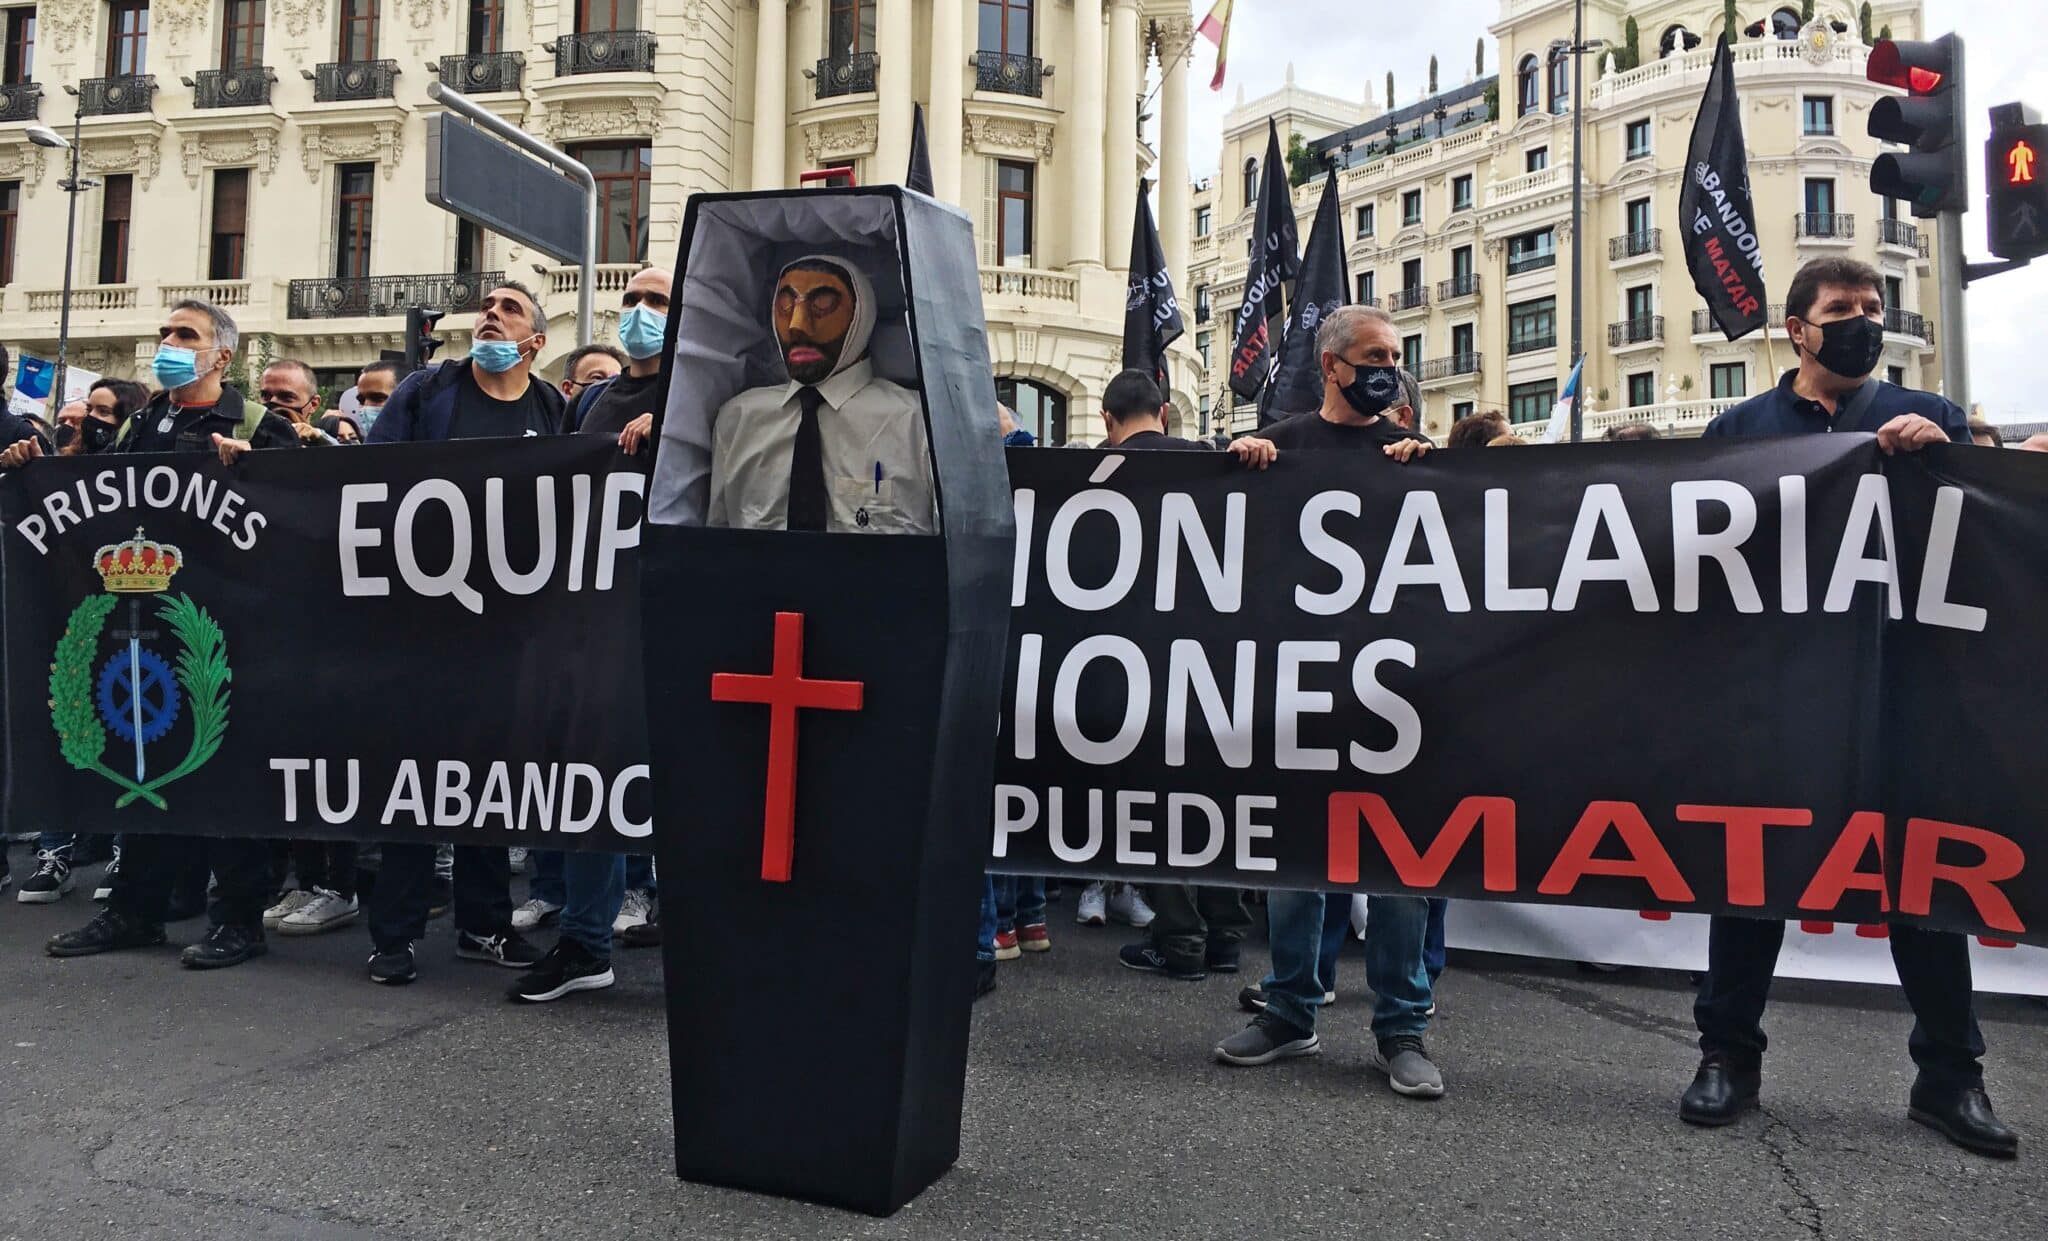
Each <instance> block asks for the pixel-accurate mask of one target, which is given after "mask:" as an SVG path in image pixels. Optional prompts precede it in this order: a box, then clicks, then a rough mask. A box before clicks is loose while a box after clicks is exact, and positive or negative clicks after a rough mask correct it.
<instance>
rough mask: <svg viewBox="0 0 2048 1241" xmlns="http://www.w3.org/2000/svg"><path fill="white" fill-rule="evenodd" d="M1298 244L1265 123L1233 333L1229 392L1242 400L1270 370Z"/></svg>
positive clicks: (1281, 165)
mask: <svg viewBox="0 0 2048 1241" xmlns="http://www.w3.org/2000/svg"><path fill="white" fill-rule="evenodd" d="M1300 253H1301V242H1300V235H1299V233H1298V232H1297V231H1296V228H1295V223H1294V193H1293V190H1292V188H1291V187H1290V186H1289V185H1288V184H1287V160H1286V159H1285V158H1284V157H1283V156H1282V155H1281V154H1280V128H1279V126H1277V125H1275V124H1274V123H1273V122H1272V121H1270V120H1269V121H1267V122H1266V162H1265V164H1264V166H1262V167H1261V168H1260V169H1259V203H1258V209H1257V210H1256V211H1255V212H1253V214H1252V239H1251V256H1250V261H1249V262H1248V263H1247V264H1246V266H1245V274H1244V303H1243V304H1242V305H1240V306H1239V307H1238V308H1237V330H1236V331H1235V332H1233V333H1232V334H1231V347H1230V390H1231V391H1232V392H1234V393H1236V394H1237V399H1238V400H1240V401H1249V400H1251V399H1253V398H1254V397H1256V396H1258V395H1259V389H1261V388H1263V387H1264V386H1265V384H1266V377H1267V373H1268V372H1269V371H1271V370H1272V368H1273V336H1272V330H1273V329H1272V320H1274V319H1277V318H1279V317H1280V314H1281V312H1282V310H1283V309H1284V307H1283V305H1282V291H1283V290H1284V289H1285V288H1286V287H1287V282H1288V281H1289V280H1292V279H1294V274H1295V272H1296V271H1298V270H1300V267H1301V259H1300Z"/></svg>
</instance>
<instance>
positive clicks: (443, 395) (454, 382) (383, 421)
mask: <svg viewBox="0 0 2048 1241" xmlns="http://www.w3.org/2000/svg"><path fill="white" fill-rule="evenodd" d="M547 341H548V316H547V312H546V311H544V310H542V309H541V305H540V300H539V299H538V298H536V297H535V296H534V295H533V290H531V289H529V288H527V287H526V286H525V285H523V284H520V283H518V282H517V281H513V280H508V281H506V282H505V283H504V284H501V285H499V286H498V287H497V288H495V289H492V290H491V291H490V292H488V293H486V294H484V296H483V300H481V301H480V302H478V303H477V314H476V331H475V337H474V340H473V341H472V343H471V345H470V347H469V356H468V357H466V358H457V359H455V360H454V361H452V362H443V363H441V364H439V365H438V366H432V367H428V368H427V369H425V370H421V371H417V372H415V373H413V374H411V375H408V376H406V378H405V381H404V382H403V383H400V384H399V385H398V390H397V391H395V392H393V393H392V394H391V399H390V400H388V401H386V402H385V403H384V410H383V412H382V413H381V414H379V415H378V416H377V421H376V423H375V424H373V425H372V426H371V427H370V442H371V443H372V444H397V443H404V442H407V441H419V440H473V439H490V438H494V437H500V436H512V437H518V436H522V435H554V434H556V433H558V432H559V431H560V430H561V427H562V394H561V393H559V392H557V391H555V388H554V385H552V384H548V383H543V382H541V381H540V380H538V379H536V378H534V376H533V363H534V359H535V358H537V357H539V356H540V352H541V350H542V349H543V348H544V347H545V346H546V345H547Z"/></svg>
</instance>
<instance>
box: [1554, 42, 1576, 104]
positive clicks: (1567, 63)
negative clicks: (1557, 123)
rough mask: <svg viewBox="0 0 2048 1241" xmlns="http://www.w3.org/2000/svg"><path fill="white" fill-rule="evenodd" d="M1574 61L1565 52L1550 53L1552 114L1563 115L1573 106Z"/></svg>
mask: <svg viewBox="0 0 2048 1241" xmlns="http://www.w3.org/2000/svg"><path fill="white" fill-rule="evenodd" d="M1571 99H1572V62H1571V58H1570V57H1569V56H1567V55H1566V54H1565V53H1563V52H1552V53H1551V54H1550V114H1551V115H1552V116H1563V115H1564V114H1565V112H1566V111H1567V110H1568V109H1569V108H1570V106H1571Z"/></svg>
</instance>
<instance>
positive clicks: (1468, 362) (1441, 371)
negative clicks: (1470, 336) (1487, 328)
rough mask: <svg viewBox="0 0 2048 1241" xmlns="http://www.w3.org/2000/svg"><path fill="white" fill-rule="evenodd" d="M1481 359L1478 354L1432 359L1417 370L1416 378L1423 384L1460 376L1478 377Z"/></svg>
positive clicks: (1460, 354) (1456, 354)
mask: <svg viewBox="0 0 2048 1241" xmlns="http://www.w3.org/2000/svg"><path fill="white" fill-rule="evenodd" d="M1479 363H1480V358H1479V355H1478V354H1476V353H1454V354H1452V355H1451V356H1450V357H1447V358H1431V359H1429V360H1428V361H1426V362H1424V363H1423V364H1422V365H1421V366H1419V367H1417V368H1416V371H1415V377H1416V378H1417V379H1419V380H1421V381H1422V382H1423V383H1429V382H1430V381H1432V380H1438V379H1452V378H1455V377H1457V376H1459V375H1477V374H1478V373H1479Z"/></svg>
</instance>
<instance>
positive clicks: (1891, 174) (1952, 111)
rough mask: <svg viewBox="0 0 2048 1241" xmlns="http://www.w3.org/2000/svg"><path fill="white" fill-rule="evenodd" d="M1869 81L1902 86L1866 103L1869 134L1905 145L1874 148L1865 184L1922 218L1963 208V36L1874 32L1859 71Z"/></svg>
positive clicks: (1966, 178) (1966, 199)
mask: <svg viewBox="0 0 2048 1241" xmlns="http://www.w3.org/2000/svg"><path fill="white" fill-rule="evenodd" d="M1865 76H1867V77H1868V78H1869V79H1870V80H1871V81H1873V82H1877V83H1880V84H1882V85H1885V86H1896V87H1898V88H1899V89H1900V90H1903V91H1905V92H1906V94H1905V95H1904V96H1903V97H1901V96H1892V95H1888V96H1886V97H1885V98H1883V99H1880V100H1878V101H1877V103H1876V104H1874V105H1873V106H1872V107H1871V109H1870V136H1871V137H1873V138H1877V139H1881V140H1882V141H1885V142H1896V143H1899V144H1901V145H1903V146H1906V147H1909V148H1911V150H1910V151H1908V152H1907V153H1906V154H1903V155H1897V154H1893V155H1880V156H1878V157H1877V160H1876V162H1874V163H1873V164H1871V166H1870V188H1871V189H1872V190H1874V191H1876V192H1877V193H1878V194H1881V195H1883V196H1884V197H1886V198H1900V199H1904V200H1905V201H1906V202H1908V203H1910V204H1911V205H1912V209H1913V214H1914V215H1916V216H1919V217H1920V218H1922V219H1927V218H1929V217H1932V216H1935V215H1938V214H1940V213H1941V212H1944V211H1968V210H1969V209H1970V173H1969V169H1968V167H1967V166H1966V165H1965V164H1964V162H1963V151H1964V144H1963V119H1964V112H1963V106H1964V105H1963V41H1962V40H1961V39H1960V38H1958V37H1957V36H1955V35H1952V34H1945V35H1943V36H1941V37H1940V38H1939V39H1936V40H1934V41H1933V42H1931V43H1921V42H1913V41H1908V40H1905V39H1879V40H1878V41H1877V46H1875V47H1873V48H1871V49H1870V65H1869V68H1868V69H1867V70H1866V71H1865Z"/></svg>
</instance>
